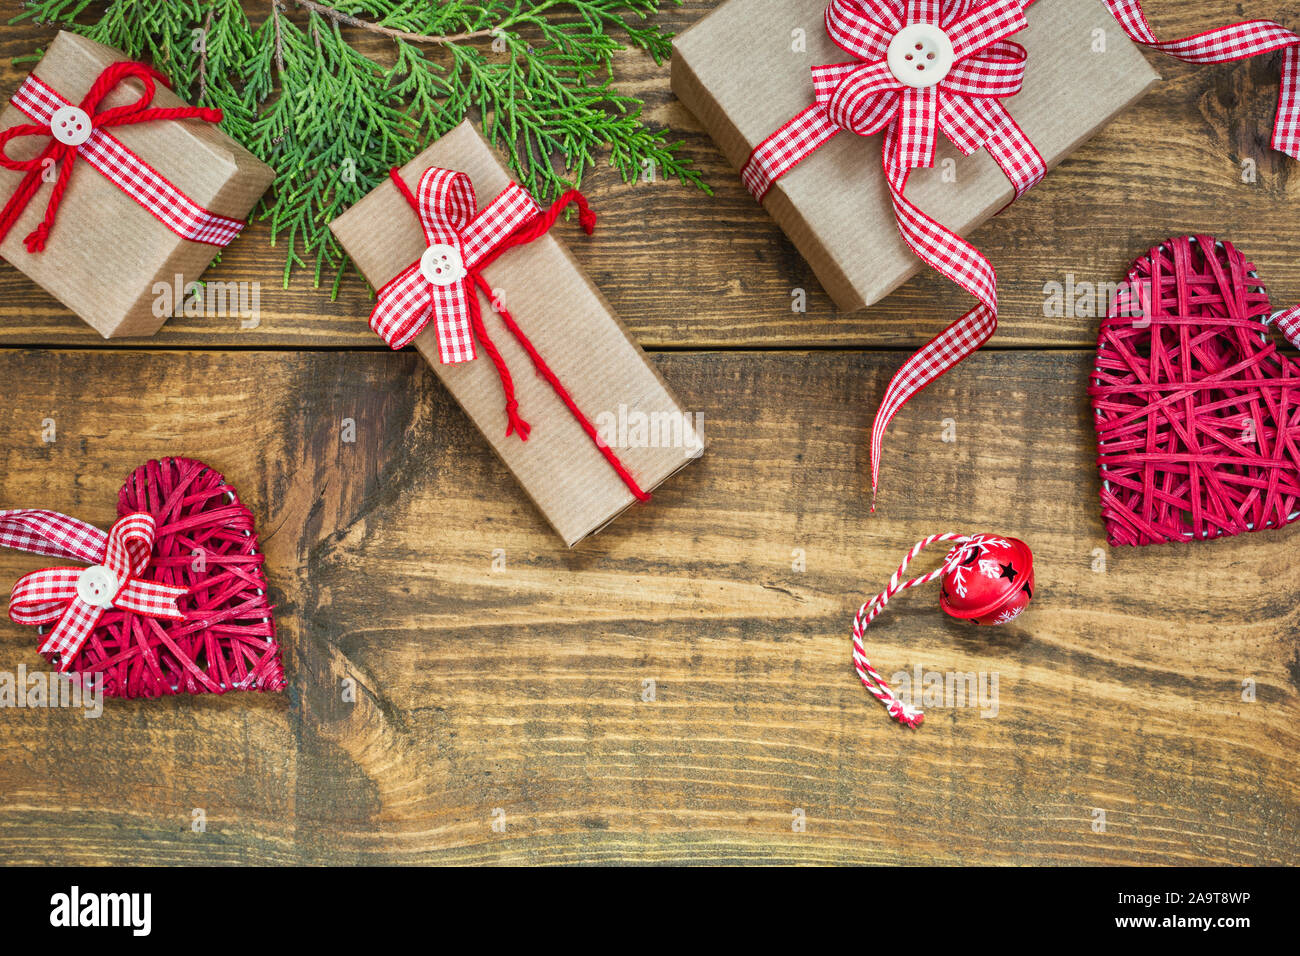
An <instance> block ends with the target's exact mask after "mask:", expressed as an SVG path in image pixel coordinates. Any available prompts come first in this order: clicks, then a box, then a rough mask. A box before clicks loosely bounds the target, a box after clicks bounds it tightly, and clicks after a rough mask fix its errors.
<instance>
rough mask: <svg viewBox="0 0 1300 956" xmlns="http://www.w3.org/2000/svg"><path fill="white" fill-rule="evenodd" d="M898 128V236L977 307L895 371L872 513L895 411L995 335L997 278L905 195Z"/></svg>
mask: <svg viewBox="0 0 1300 956" xmlns="http://www.w3.org/2000/svg"><path fill="white" fill-rule="evenodd" d="M896 130H897V127H896V126H891V127H890V128H889V129H888V130H887V131H886V133H885V142H884V155H885V165H886V176H887V178H888V180H889V189H890V193H891V194H892V196H893V200H894V216H895V218H896V219H897V221H898V228H899V231H900V232H901V233H902V236H903V239H904V240H905V241H906V242H907V244H908V245H909V246H910V247H911V248H912V250H913V251H914V252H915V253H916V254H917V255H918V256H920V257H921V259H922V260H924V261H925V262H926V263H928V264H929V265H930V267H931V268H933V269H935V270H936V271H937V272H939V273H941V274H942V275H944V276H946V277H948V278H949V279H951V280H952V281H953V282H955V283H957V285H959V286H961V287H962V288H963V289H965V290H966V291H967V292H969V293H970V294H971V295H972V296H974V297H975V298H976V299H978V300H979V302H980V304H979V305H978V306H977V307H976V308H974V309H972V310H971V311H970V312H968V313H966V315H964V316H962V317H961V318H960V319H958V320H957V321H956V322H954V323H953V324H952V325H950V326H948V328H947V329H945V330H944V331H943V332H941V333H939V334H938V335H937V336H935V337H934V338H933V339H931V340H930V342H929V343H928V344H926V345H925V347H923V348H922V349H921V350H920V351H918V352H917V353H916V354H915V355H913V356H912V357H911V358H910V359H908V360H907V363H906V364H905V365H904V366H903V367H902V368H901V369H899V370H898V372H897V373H896V374H895V375H894V377H893V379H892V380H891V381H890V383H889V387H888V389H886V391H885V397H884V399H883V400H882V402H881V405H880V409H879V411H877V413H876V418H875V422H874V423H873V425H872V429H871V510H872V511H873V512H874V511H875V509H876V494H877V490H878V488H879V484H880V458H881V451H882V447H883V444H884V437H885V431H886V430H887V429H888V428H889V423H890V422H891V421H893V419H894V416H895V415H896V414H898V411H899V410H900V409H901V408H902V407H903V406H904V405H905V404H907V402H908V401H910V400H911V398H912V396H913V395H916V394H917V393H919V392H921V391H923V390H924V389H925V388H926V387H927V386H928V385H929V384H930V383H931V382H933V381H934V380H935V379H937V378H939V377H940V376H942V375H944V374H945V373H946V372H948V370H949V369H951V368H953V367H954V366H956V365H957V364H958V363H960V362H962V361H963V360H964V359H966V358H967V357H968V356H970V355H971V354H973V353H974V352H976V351H977V350H978V349H979V348H980V346H982V345H983V344H984V343H985V342H987V341H988V340H989V339H990V338H991V337H992V335H993V333H994V332H996V331H997V327H998V286H997V273H995V272H994V271H993V267H992V266H991V265H989V263H988V260H987V259H985V258H984V256H982V255H981V254H980V252H979V250H978V249H976V248H975V247H974V246H972V245H971V244H970V243H968V242H967V241H966V240H965V239H963V238H961V236H959V235H957V234H956V233H954V232H953V231H952V230H950V229H948V228H946V227H945V226H942V225H940V224H939V223H938V222H936V221H935V220H934V219H932V218H930V217H929V216H927V215H926V214H925V213H924V212H922V211H921V210H920V209H919V208H917V207H916V206H915V205H914V204H913V203H911V202H909V201H908V199H907V198H906V197H905V196H904V195H903V189H904V188H905V187H906V185H907V175H908V173H907V169H906V168H905V167H904V166H901V165H900V164H899V162H898V135H897V132H896Z"/></svg>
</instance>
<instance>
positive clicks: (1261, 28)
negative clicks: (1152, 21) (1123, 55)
mask: <svg viewBox="0 0 1300 956" xmlns="http://www.w3.org/2000/svg"><path fill="white" fill-rule="evenodd" d="M1104 2H1105V4H1106V6H1107V8H1108V9H1109V10H1110V12H1111V14H1113V15H1114V17H1115V19H1116V20H1118V21H1119V23H1120V26H1122V27H1123V28H1124V32H1125V33H1127V34H1128V35H1129V38H1130V39H1132V40H1133V41H1134V42H1135V43H1141V44H1143V45H1145V46H1149V47H1151V48H1152V49H1154V50H1159V51H1161V52H1162V53H1168V54H1169V55H1170V56H1173V57H1176V58H1177V59H1179V60H1185V61H1187V62H1188V63H1229V62H1232V61H1234V60H1245V59H1248V58H1250V57H1254V56H1262V55H1264V54H1266V53H1273V52H1276V51H1278V50H1282V51H1283V55H1282V88H1281V91H1280V93H1279V94H1278V103H1277V120H1276V122H1275V124H1274V126H1273V148H1274V149H1276V150H1277V151H1278V152H1280V153H1286V154H1287V155H1288V156H1290V157H1292V158H1293V159H1300V35H1297V34H1295V33H1293V32H1292V31H1290V30H1288V29H1286V28H1285V27H1283V26H1281V25H1280V24H1277V23H1274V22H1273V21H1271V20H1248V21H1246V22H1244V23H1234V24H1232V25H1231V26H1226V27H1219V28H1218V29H1216V30H1207V31H1206V32H1204V33H1198V34H1196V35H1195V36H1190V37H1185V38H1184V39H1181V40H1158V39H1156V35H1155V34H1154V33H1152V32H1151V27H1150V25H1149V24H1148V23H1147V18H1146V14H1145V13H1143V11H1142V3H1141V0H1104Z"/></svg>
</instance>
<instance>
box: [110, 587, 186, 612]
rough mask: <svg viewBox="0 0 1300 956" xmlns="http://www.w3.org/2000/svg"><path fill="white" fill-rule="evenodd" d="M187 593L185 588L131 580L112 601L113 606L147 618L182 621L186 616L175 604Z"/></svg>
mask: <svg viewBox="0 0 1300 956" xmlns="http://www.w3.org/2000/svg"><path fill="white" fill-rule="evenodd" d="M188 593H189V591H188V590H187V589H185V588H177V587H172V586H170V585H167V584H159V583H158V582H157V581H141V580H140V579H139V578H132V579H131V580H130V581H129V582H127V585H126V587H124V588H122V590H121V591H119V592H118V594H117V597H115V598H114V599H113V606H114V607H117V608H121V609H122V610H123V611H133V612H135V613H136V614H143V615H146V616H148V617H156V618H163V619H165V620H168V621H184V620H186V615H185V614H184V612H182V611H181V609H180V608H178V607H177V606H176V602H177V601H178V600H180V599H181V598H183V597H184V596H185V595H186V594H188Z"/></svg>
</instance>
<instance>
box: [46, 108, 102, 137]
mask: <svg viewBox="0 0 1300 956" xmlns="http://www.w3.org/2000/svg"><path fill="white" fill-rule="evenodd" d="M92 132H94V130H93V128H92V127H91V125H90V116H89V115H88V114H87V113H86V111H85V110H83V109H82V108H81V107H79V106H60V107H59V108H58V109H57V110H55V111H54V115H53V116H51V117H50V133H51V134H52V135H53V136H54V138H55V139H57V140H58V141H59V142H60V143H63V144H64V145H65V146H80V145H81V144H82V143H84V142H85V141H86V140H88V139H90V134H91V133H92Z"/></svg>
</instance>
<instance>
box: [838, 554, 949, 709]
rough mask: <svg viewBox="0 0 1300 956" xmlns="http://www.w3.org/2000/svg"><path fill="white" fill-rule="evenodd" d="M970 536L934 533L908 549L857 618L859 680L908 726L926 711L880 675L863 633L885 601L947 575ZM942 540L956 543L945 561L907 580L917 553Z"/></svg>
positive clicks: (855, 647)
mask: <svg viewBox="0 0 1300 956" xmlns="http://www.w3.org/2000/svg"><path fill="white" fill-rule="evenodd" d="M970 540H971V539H970V536H969V535H964V534H953V533H952V532H948V533H945V534H933V535H931V536H930V537H928V538H925V539H924V540H921V541H918V542H917V543H916V546H915V547H913V548H912V550H911V551H909V552H908V554H907V557H905V558H904V559H903V563H902V564H900V565H899V566H898V570H897V571H895V572H894V576H893V577H891V578H890V579H889V587H887V588H885V590H883V591H881V592H880V593H879V594H877V595H876V596H875V597H873V598H872V599H871V600H870V601H868V602H867V603H866V604H864V605H862V607H861V608H859V609H858V616H857V617H856V618H854V619H853V668H854V670H856V671H857V672H858V680H860V681H862V686H863V687H865V688H866V689H867V691H868V692H869V693H870V694H871V696H873V697H874V698H876V700H878V701H880V703H881V704H883V705H884V707H885V709H886V710H887V711H889V716H890V717H893V718H894V719H895V720H897V721H898V722H899V723H901V724H904V725H906V726H908V727H917V726H919V725H920V724H921V722H922V721H924V720H925V714H924V713H922V712H921V711H920V710H919V709H917V708H916V707H913V706H912V705H911V704H908V703H905V702H904V701H902V700H900V699H899V698H898V697H897V695H895V694H894V692H893V691H892V690H891V689H890V687H889V684H887V683H886V682H885V679H884V678H883V677H881V676H880V672H879V671H877V670H876V669H875V668H874V667H872V666H871V662H870V661H869V660H867V651H866V647H865V645H864V643H863V634H864V633H865V632H866V630H867V627H868V626H869V625H870V624H871V622H872V621H874V620H875V619H876V618H877V617H878V616H879V615H880V612H881V611H883V610H884V609H885V605H886V604H888V603H889V601H890V599H891V598H893V597H894V595H896V594H898V593H899V592H900V591H906V590H907V589H909V588H914V587H917V586H918V585H922V584H929V583H930V582H931V581H936V580H938V579H939V578H941V577H943V576H944V574H946V573H947V572H948V569H949V568H950V567H951V566H952V565H953V564H954V563H955V562H956V561H958V560H959V559H960V558H961V555H962V553H963V552H962V545H964V544H966V543H968V542H969V541H970ZM940 541H951V542H952V544H953V548H952V550H951V551H949V552H948V556H947V557H946V558H944V560H943V564H941V565H940V566H939V567H938V568H936V569H935V570H933V571H931V572H930V573H929V574H923V575H921V576H920V577H918V578H911V579H910V580H907V581H904V580H903V575H904V574H905V573H906V572H907V569H908V567H909V566H910V565H911V563H912V562H913V561H915V560H916V558H917V556H918V555H919V554H920V553H921V552H922V551H924V550H925V549H926V548H928V547H930V545H932V544H937V543H938V542H940Z"/></svg>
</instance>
